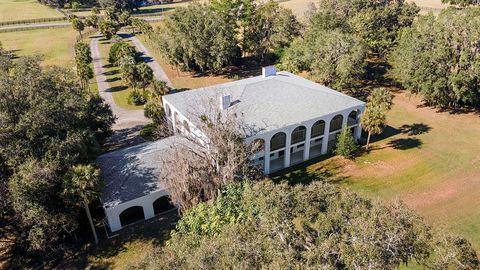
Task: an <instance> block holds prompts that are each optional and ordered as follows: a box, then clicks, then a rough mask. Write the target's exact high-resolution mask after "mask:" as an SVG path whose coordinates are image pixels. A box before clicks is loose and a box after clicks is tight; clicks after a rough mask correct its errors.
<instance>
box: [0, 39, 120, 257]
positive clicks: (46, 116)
mask: <svg viewBox="0 0 480 270" xmlns="http://www.w3.org/2000/svg"><path fill="white" fill-rule="evenodd" d="M77 47H78V48H80V47H81V46H77ZM0 100H2V102H1V103H0V122H1V125H0V138H1V140H0V162H1V164H0V172H2V171H3V172H2V174H3V173H4V175H5V176H6V177H5V178H2V179H1V180H5V181H8V183H9V184H8V188H9V198H7V199H8V200H9V201H10V202H11V203H12V206H13V209H14V210H15V217H16V219H17V220H18V226H19V227H18V228H19V232H18V242H19V243H22V244H23V245H25V247H28V248H29V249H30V250H32V251H38V252H39V253H41V254H43V256H46V257H51V256H54V255H55V254H56V252H57V251H61V246H62V245H61V244H62V243H63V241H64V239H65V237H66V236H67V235H68V234H70V233H71V232H72V230H73V229H75V228H76V226H77V222H78V221H77V218H76V217H77V213H78V210H79V209H78V207H77V203H76V202H72V201H71V200H70V199H69V198H68V197H66V196H64V192H63V190H64V188H65V184H66V183H65V182H64V180H65V178H64V176H65V175H66V174H67V172H68V170H69V169H70V167H71V166H73V165H74V164H77V163H89V162H91V161H92V160H94V158H95V157H96V156H97V155H98V154H99V153H100V146H99V143H102V142H103V141H105V139H106V138H107V137H108V136H109V135H110V134H111V126H112V124H113V122H114V117H113V115H112V112H111V111H110V108H109V107H108V105H105V104H104V103H103V100H102V99H101V98H100V97H99V96H94V95H92V94H90V93H89V92H88V91H85V90H83V89H82V88H81V87H79V85H78V83H77V79H76V76H75V75H74V74H73V73H72V72H71V71H70V70H67V69H63V68H58V67H51V68H47V69H43V68H42V67H41V66H40V62H39V60H38V59H36V58H29V57H25V58H20V59H18V60H17V61H16V62H15V64H14V65H13V66H12V67H11V68H10V69H9V70H8V72H7V73H0Z"/></svg>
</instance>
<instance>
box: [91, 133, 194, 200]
mask: <svg viewBox="0 0 480 270" xmlns="http://www.w3.org/2000/svg"><path fill="white" fill-rule="evenodd" d="M182 143H186V139H184V138H182V137H179V136H172V137H169V138H165V139H162V140H158V141H155V142H147V143H143V144H140V145H136V146H133V147H129V148H125V149H121V150H117V151H114V152H110V153H107V154H104V155H102V156H100V157H98V159H97V165H98V166H99V167H100V168H101V169H102V173H103V179H104V180H105V184H106V186H105V189H104V190H103V194H102V198H101V199H102V203H103V205H104V206H106V207H113V206H115V205H118V204H120V203H123V202H127V201H130V200H133V199H136V198H140V197H142V196H145V195H148V194H150V193H153V192H156V191H160V190H162V189H165V187H164V186H163V185H162V183H161V182H160V181H159V179H160V177H162V164H163V162H162V161H163V160H167V159H168V158H169V157H171V155H172V153H173V148H174V146H175V145H178V144H182Z"/></svg>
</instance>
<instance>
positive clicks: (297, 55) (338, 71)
mask: <svg viewBox="0 0 480 270" xmlns="http://www.w3.org/2000/svg"><path fill="white" fill-rule="evenodd" d="M366 57H367V49H366V46H365V45H364V43H363V41H362V39H360V38H358V37H356V36H355V35H353V34H348V33H343V32H342V31H340V30H338V29H337V30H322V29H315V28H311V29H309V31H308V32H307V33H306V34H305V37H304V38H303V39H297V40H295V41H294V42H293V43H292V45H291V46H290V47H289V48H288V49H286V51H285V53H284V55H283V57H282V59H281V66H282V67H283V68H285V69H286V70H289V71H292V72H301V71H308V72H309V74H310V77H311V78H312V79H313V80H315V81H317V82H319V83H322V84H325V85H328V86H331V87H334V88H335V89H338V90H347V89H349V88H351V87H352V86H354V85H355V83H356V82H357V81H358V80H359V79H360V78H361V77H363V75H364V74H365V60H366Z"/></svg>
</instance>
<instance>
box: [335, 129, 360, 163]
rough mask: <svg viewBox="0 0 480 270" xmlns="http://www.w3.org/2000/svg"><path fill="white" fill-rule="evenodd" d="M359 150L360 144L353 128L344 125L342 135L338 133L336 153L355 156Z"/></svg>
mask: <svg viewBox="0 0 480 270" xmlns="http://www.w3.org/2000/svg"><path fill="white" fill-rule="evenodd" d="M357 151H358V145H357V143H356V142H355V138H354V137H353V134H352V131H351V129H349V128H347V127H344V128H343V129H342V132H341V133H340V135H338V139H337V145H336V147H335V151H334V152H335V154H337V155H340V156H343V157H346V158H353V157H354V156H355V154H356V153H357Z"/></svg>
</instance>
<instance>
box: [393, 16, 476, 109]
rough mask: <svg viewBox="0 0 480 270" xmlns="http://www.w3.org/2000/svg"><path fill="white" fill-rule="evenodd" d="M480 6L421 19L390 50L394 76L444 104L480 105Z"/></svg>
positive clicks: (437, 103)
mask: <svg viewBox="0 0 480 270" xmlns="http://www.w3.org/2000/svg"><path fill="white" fill-rule="evenodd" d="M479 39H480V11H479V10H477V9H465V10H454V9H448V10H445V11H443V12H442V13H441V14H440V15H439V16H438V17H434V16H433V15H429V16H424V17H421V18H419V20H418V21H416V22H415V23H414V24H413V26H412V27H411V28H409V29H406V30H405V31H404V32H403V33H402V35H401V38H400V41H399V44H398V47H397V48H396V49H395V50H394V51H393V53H392V56H391V62H392V64H393V67H394V68H393V70H392V76H393V77H394V78H395V79H397V80H398V81H399V82H400V83H401V84H402V85H403V86H404V87H405V88H407V89H409V90H411V91H412V92H413V93H418V94H420V95H421V96H422V97H423V99H424V100H425V102H426V103H427V104H429V105H434V106H439V107H443V108H456V107H458V106H465V105H470V106H478V105H480V43H479V42H478V40H479Z"/></svg>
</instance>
